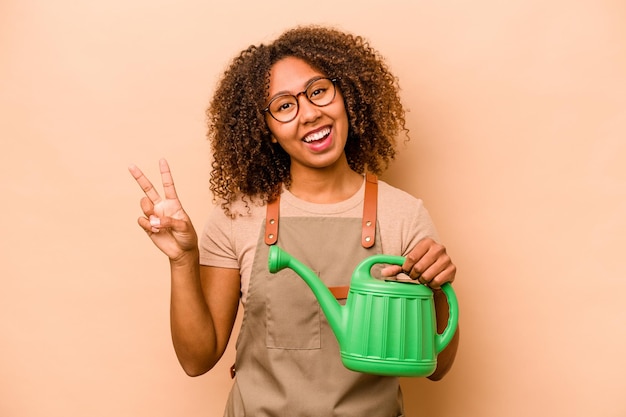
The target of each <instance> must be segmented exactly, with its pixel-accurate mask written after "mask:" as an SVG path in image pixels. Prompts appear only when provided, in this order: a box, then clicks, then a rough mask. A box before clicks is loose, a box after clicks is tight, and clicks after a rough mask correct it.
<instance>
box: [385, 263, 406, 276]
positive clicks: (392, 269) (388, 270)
mask: <svg viewBox="0 0 626 417" xmlns="http://www.w3.org/2000/svg"><path fill="white" fill-rule="evenodd" d="M400 272H402V267H401V266H399V265H389V266H386V267H384V268H383V269H381V270H380V274H381V275H382V276H383V277H394V276H396V275H398V274H399V273H400Z"/></svg>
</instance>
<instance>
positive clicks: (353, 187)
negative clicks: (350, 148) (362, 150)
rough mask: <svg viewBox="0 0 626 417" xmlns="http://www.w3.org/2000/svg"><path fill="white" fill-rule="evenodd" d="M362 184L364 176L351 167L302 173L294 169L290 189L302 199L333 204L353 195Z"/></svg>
mask: <svg viewBox="0 0 626 417" xmlns="http://www.w3.org/2000/svg"><path fill="white" fill-rule="evenodd" d="M362 184H363V177H362V176H361V175H360V174H358V173H357V172H355V171H353V170H352V169H350V168H349V167H346V168H345V169H340V170H336V169H333V170H307V171H306V172H300V173H298V172H294V171H293V170H292V173H291V185H290V187H289V191H290V192H291V193H292V194H293V195H295V196H296V197H298V198H299V199H301V200H305V201H308V202H311V203H318V204H331V203H338V202H340V201H344V200H346V199H348V198H350V197H352V196H353V195H354V194H355V193H356V192H357V191H358V190H359V188H360V187H361V185H362Z"/></svg>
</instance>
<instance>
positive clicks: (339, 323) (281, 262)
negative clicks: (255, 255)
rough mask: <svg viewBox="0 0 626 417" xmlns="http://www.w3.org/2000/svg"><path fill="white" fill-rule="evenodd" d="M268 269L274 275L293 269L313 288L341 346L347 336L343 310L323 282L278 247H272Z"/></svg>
mask: <svg viewBox="0 0 626 417" xmlns="http://www.w3.org/2000/svg"><path fill="white" fill-rule="evenodd" d="M268 267H269V271H270V272H271V273H273V274H274V273H276V272H278V271H280V270H282V269H285V268H289V269H292V270H293V271H294V272H295V273H296V274H298V275H299V276H300V277H301V278H302V279H303V280H304V282H305V283H306V284H307V285H308V286H309V288H311V291H313V294H314V295H315V298H317V301H318V302H319V304H320V306H321V308H322V311H324V315H325V316H326V319H327V320H328V324H330V327H331V329H332V330H333V333H334V334H335V336H336V337H337V340H338V341H339V343H340V344H341V342H342V341H343V339H344V337H343V335H344V334H345V325H344V320H343V318H342V316H343V310H342V307H341V305H340V304H339V303H338V302H337V300H336V299H335V297H334V296H333V294H332V293H331V292H330V290H329V289H328V287H326V285H324V283H323V282H322V280H320V279H319V277H318V276H317V275H316V274H315V273H314V272H313V271H312V270H311V269H310V268H309V267H307V266H306V265H304V264H303V263H302V262H300V261H299V260H297V259H296V258H294V257H293V256H291V255H289V254H288V253H287V252H285V251H284V250H282V249H281V248H279V247H278V246H271V247H270V252H269V258H268Z"/></svg>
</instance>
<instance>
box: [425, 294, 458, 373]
mask: <svg viewBox="0 0 626 417" xmlns="http://www.w3.org/2000/svg"><path fill="white" fill-rule="evenodd" d="M434 302H435V313H436V316H437V332H438V333H439V334H441V333H442V332H443V331H444V330H445V328H446V326H447V325H448V317H449V310H448V309H449V306H448V300H447V299H446V296H445V294H444V292H443V291H441V290H436V291H434ZM458 346H459V328H458V327H457V329H456V332H455V333H454V337H453V338H452V340H451V341H450V343H449V344H448V346H447V347H446V348H445V349H444V350H443V351H442V352H441V353H439V355H438V356H437V369H436V370H435V372H434V373H433V374H432V375H430V376H429V377H428V378H429V379H431V380H433V381H439V380H440V379H442V378H443V377H444V376H445V375H446V374H447V373H448V371H449V370H450V368H451V367H452V364H453V363H454V358H455V357H456V352H457V349H458Z"/></svg>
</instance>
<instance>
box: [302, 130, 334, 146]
mask: <svg viewBox="0 0 626 417" xmlns="http://www.w3.org/2000/svg"><path fill="white" fill-rule="evenodd" d="M329 133H330V128H326V129H322V130H319V131H317V132H315V133H312V134H310V135H309V136H307V137H305V138H304V141H305V142H307V143H311V142H314V141H316V140H320V139H322V138H323V137H324V136H326V135H328V134H329Z"/></svg>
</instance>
